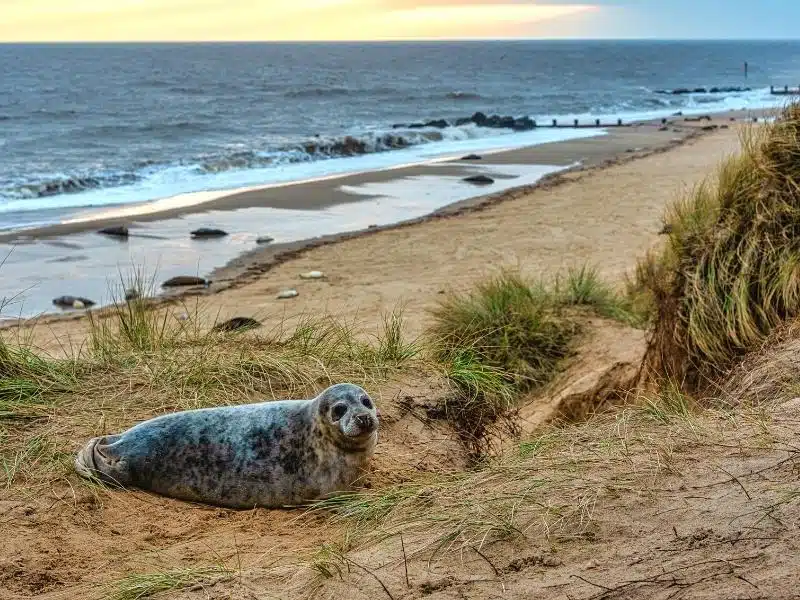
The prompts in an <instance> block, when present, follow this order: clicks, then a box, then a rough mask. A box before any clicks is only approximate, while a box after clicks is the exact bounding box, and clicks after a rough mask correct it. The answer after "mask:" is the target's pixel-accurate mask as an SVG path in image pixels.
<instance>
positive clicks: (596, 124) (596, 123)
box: [594, 119, 600, 127]
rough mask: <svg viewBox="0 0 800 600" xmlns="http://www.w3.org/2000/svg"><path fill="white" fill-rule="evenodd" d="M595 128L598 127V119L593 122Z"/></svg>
mask: <svg viewBox="0 0 800 600" xmlns="http://www.w3.org/2000/svg"><path fill="white" fill-rule="evenodd" d="M594 124H595V127H600V119H595V120H594Z"/></svg>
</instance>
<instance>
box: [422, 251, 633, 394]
mask: <svg viewBox="0 0 800 600" xmlns="http://www.w3.org/2000/svg"><path fill="white" fill-rule="evenodd" d="M581 307H585V308H589V309H591V310H592V311H593V312H594V313H595V314H597V315H599V316H602V317H606V318H609V319H615V320H618V321H621V322H624V323H626V324H629V325H633V324H641V323H643V322H644V321H645V320H646V316H645V315H642V314H639V313H637V312H636V310H635V306H634V304H633V302H632V301H631V300H629V299H628V297H626V296H624V295H621V294H619V293H617V292H616V291H615V290H614V289H613V288H612V287H611V286H609V285H608V284H607V283H606V282H604V281H603V280H602V279H601V277H600V276H599V274H598V271H597V270H596V269H595V268H592V267H589V266H583V267H580V268H573V269H569V270H568V271H567V273H566V275H565V276H562V277H557V278H556V279H555V280H554V281H553V282H552V283H551V284H546V283H543V282H529V281H526V280H525V279H524V278H523V277H522V276H521V275H520V274H519V273H517V272H514V271H508V270H506V271H502V272H501V273H500V274H499V275H497V276H495V277H492V278H490V279H488V280H486V281H484V282H481V283H479V284H478V285H477V286H476V288H475V289H474V290H473V291H470V292H468V293H466V294H450V295H448V296H447V297H445V298H444V299H443V300H442V301H441V302H440V303H439V305H438V306H437V307H436V308H435V309H434V311H433V318H434V324H433V325H432V327H431V328H430V330H429V331H428V339H429V344H430V347H431V348H432V349H433V352H434V355H435V357H436V358H437V359H438V360H439V361H441V362H442V363H445V364H459V363H464V362H465V357H469V358H470V361H471V362H472V363H474V364H480V365H481V366H482V367H483V368H484V369H488V370H492V371H491V372H493V373H495V374H502V375H503V376H504V377H505V379H506V381H507V383H508V384H509V385H511V386H512V387H513V389H515V390H517V391H520V392H524V391H527V390H530V389H533V388H535V387H538V386H540V385H542V384H544V383H547V382H548V381H550V379H551V378H552V376H553V375H554V373H555V372H556V371H557V369H558V365H559V362H560V361H561V360H562V359H563V358H564V357H566V356H567V355H568V354H569V352H570V345H571V343H572V342H573V340H574V338H575V336H576V334H578V333H579V331H580V325H579V321H578V319H576V318H575V317H576V315H575V312H574V311H570V309H574V308H581ZM455 371H456V372H457V371H458V369H456V370H455ZM486 372H487V373H488V372H490V371H486Z"/></svg>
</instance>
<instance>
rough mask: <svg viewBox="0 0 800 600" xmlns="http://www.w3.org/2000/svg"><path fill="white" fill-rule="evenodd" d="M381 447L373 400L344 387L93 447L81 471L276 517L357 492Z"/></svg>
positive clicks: (142, 428) (133, 432)
mask: <svg viewBox="0 0 800 600" xmlns="http://www.w3.org/2000/svg"><path fill="white" fill-rule="evenodd" d="M377 441H378V412H377V409H376V407H375V405H374V403H373V401H372V399H371V398H370V397H369V395H368V394H367V393H366V392H365V391H364V390H363V389H362V388H360V387H359V386H357V385H353V384H349V383H341V384H337V385H334V386H331V387H329V388H327V389H326V390H324V391H323V392H322V393H321V394H320V395H319V396H317V397H316V398H313V399H311V400H280V401H274V402H261V403H257V404H244V405H239V406H224V407H218V408H204V409H197V410H188V411H183V412H177V413H172V414H167V415H162V416H160V417H156V418H153V419H150V420H148V421H144V422H142V423H139V424H138V425H136V426H134V427H132V428H130V429H128V430H127V431H125V432H124V433H120V434H117V435H109V436H104V437H99V438H94V439H92V440H90V441H89V443H88V444H87V445H86V446H85V447H84V448H83V449H82V450H81V451H80V452H79V453H78V455H77V457H76V459H75V470H76V471H77V472H78V474H79V475H81V476H82V477H86V478H88V479H93V480H97V479H99V480H100V481H102V482H104V483H108V484H112V485H117V486H124V487H135V488H139V489H143V490H147V491H150V492H155V493H157V494H161V495H164V496H169V497H172V498H177V499H181V500H188V501H193V502H202V503H207V504H214V505H218V506H225V507H229V508H254V507H257V506H261V507H273V508H275V507H282V506H290V505H298V504H303V503H306V502H309V501H312V500H316V499H319V498H323V497H326V496H329V495H331V494H333V493H335V492H340V491H346V490H348V489H351V488H352V486H353V484H354V483H355V482H356V480H357V479H358V478H359V477H360V476H361V474H362V471H363V468H364V467H365V466H366V463H367V461H368V459H369V458H370V456H371V455H372V454H373V452H374V450H375V445H376V444H377Z"/></svg>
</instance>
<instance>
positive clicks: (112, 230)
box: [97, 225, 130, 238]
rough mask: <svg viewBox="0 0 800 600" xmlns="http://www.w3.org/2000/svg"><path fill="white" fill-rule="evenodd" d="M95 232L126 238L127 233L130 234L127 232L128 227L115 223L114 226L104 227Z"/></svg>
mask: <svg viewBox="0 0 800 600" xmlns="http://www.w3.org/2000/svg"><path fill="white" fill-rule="evenodd" d="M97 233H102V234H104V235H110V236H113V237H119V238H126V237H128V235H130V233H129V232H128V228H127V227H126V226H125V225H117V226H115V227H104V228H103V229H101V230H99V231H98V232H97Z"/></svg>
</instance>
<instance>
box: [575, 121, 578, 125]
mask: <svg viewBox="0 0 800 600" xmlns="http://www.w3.org/2000/svg"><path fill="white" fill-rule="evenodd" d="M577 126H578V119H575V127H577Z"/></svg>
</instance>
